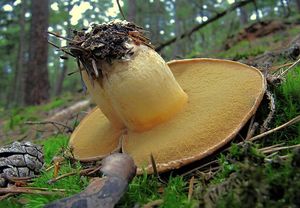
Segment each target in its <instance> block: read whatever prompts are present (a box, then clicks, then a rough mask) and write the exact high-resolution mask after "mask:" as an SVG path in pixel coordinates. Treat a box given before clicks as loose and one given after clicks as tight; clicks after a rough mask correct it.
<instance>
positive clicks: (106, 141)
mask: <svg viewBox="0 0 300 208" xmlns="http://www.w3.org/2000/svg"><path fill="white" fill-rule="evenodd" d="M74 40H76V41H74V43H72V44H70V51H71V53H72V54H76V57H77V58H78V60H79V66H80V68H81V69H80V70H81V73H82V78H83V80H84V83H85V84H86V86H87V89H88V91H89V93H90V94H91V97H92V98H93V99H94V101H95V103H96V104H97V107H96V108H95V109H94V110H92V112H90V113H89V114H88V115H87V116H86V117H85V118H84V119H83V120H82V121H81V123H80V124H79V126H78V127H77V128H76V129H75V131H74V132H73V134H72V135H71V138H70V143H69V145H70V147H71V148H72V151H73V156H74V157H75V159H77V160H79V161H91V160H98V159H100V158H103V157H104V156H106V155H108V154H110V153H112V152H115V151H117V150H118V149H120V147H121V149H122V152H125V153H127V154H129V155H130V156H131V157H132V158H133V159H134V162H135V164H136V165H137V166H138V168H139V170H141V169H144V170H146V171H147V172H149V173H151V172H152V171H153V170H152V167H151V162H150V155H151V154H152V155H153V157H154V158H155V161H156V165H157V170H158V171H159V172H163V171H168V170H171V169H176V168H179V167H181V166H183V165H186V164H188V163H191V162H193V161H196V160H199V159H201V158H203V157H205V156H207V155H209V154H211V153H213V152H214V151H215V150H217V149H218V148H220V147H222V146H223V145H225V144H226V143H228V142H229V141H230V140H231V139H232V138H234V136H235V135H236V134H237V133H238V132H239V130H240V129H241V128H242V127H243V126H244V125H245V124H246V122H247V121H248V120H249V118H250V117H251V116H252V115H253V114H254V112H255V111H256V109H257V107H258V106H259V104H260V102H261V100H262V97H263V95H264V92H265V88H266V81H265V78H264V76H263V75H262V73H261V72H260V71H259V70H257V69H256V68H253V67H250V66H247V65H244V64H241V63H238V62H233V61H228V60H217V59H207V58H197V59H186V60H175V61H171V62H168V63H165V61H164V60H163V59H162V58H161V56H160V55H159V54H158V53H156V52H155V51H154V50H153V48H152V47H151V45H150V42H149V41H148V40H147V39H146V38H145V37H144V36H143V30H142V29H141V28H140V27H138V26H136V25H134V24H133V23H129V22H126V21H112V22H109V23H106V24H101V25H94V26H93V27H92V29H91V30H90V31H88V32H85V33H77V34H76V35H75V38H74ZM78 40H81V42H80V41H78ZM104 40H105V41H107V42H105V41H104ZM78 54H79V55H78Z"/></svg>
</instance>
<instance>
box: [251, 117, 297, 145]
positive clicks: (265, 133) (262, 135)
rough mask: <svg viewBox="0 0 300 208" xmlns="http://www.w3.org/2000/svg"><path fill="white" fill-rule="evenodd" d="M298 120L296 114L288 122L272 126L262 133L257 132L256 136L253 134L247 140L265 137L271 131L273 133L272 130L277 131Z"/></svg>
mask: <svg viewBox="0 0 300 208" xmlns="http://www.w3.org/2000/svg"><path fill="white" fill-rule="evenodd" d="M299 121H300V115H298V116H296V117H295V118H293V119H291V120H290V121H288V122H286V123H284V124H282V125H280V126H278V127H276V128H274V129H271V130H269V131H266V132H264V133H262V134H259V135H257V136H254V137H252V138H250V139H249V141H255V140H257V139H260V138H262V137H265V136H267V135H269V134H271V133H274V132H276V131H278V130H280V129H283V128H286V127H288V126H291V125H293V124H295V123H297V122H299Z"/></svg>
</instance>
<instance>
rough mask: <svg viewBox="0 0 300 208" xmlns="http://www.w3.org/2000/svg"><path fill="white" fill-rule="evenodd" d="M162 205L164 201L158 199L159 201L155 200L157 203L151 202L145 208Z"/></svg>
mask: <svg viewBox="0 0 300 208" xmlns="http://www.w3.org/2000/svg"><path fill="white" fill-rule="evenodd" d="M162 203H164V200H162V199H157V200H155V201H151V202H149V203H147V204H145V205H144V206H143V208H152V207H156V206H159V205H161V204H162Z"/></svg>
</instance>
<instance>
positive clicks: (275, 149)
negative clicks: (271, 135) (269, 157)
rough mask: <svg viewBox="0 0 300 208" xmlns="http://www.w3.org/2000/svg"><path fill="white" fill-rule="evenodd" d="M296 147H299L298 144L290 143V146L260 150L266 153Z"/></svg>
mask: <svg viewBox="0 0 300 208" xmlns="http://www.w3.org/2000/svg"><path fill="white" fill-rule="evenodd" d="M297 147H300V144H296V145H292V146H286V147H275V148H272V149H267V150H265V151H262V152H263V153H265V154H266V153H272V152H277V151H280V150H286V149H293V148H297Z"/></svg>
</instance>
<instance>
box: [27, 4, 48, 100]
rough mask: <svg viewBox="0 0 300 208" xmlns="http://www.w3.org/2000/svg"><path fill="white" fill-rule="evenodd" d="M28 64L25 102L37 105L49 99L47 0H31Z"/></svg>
mask: <svg viewBox="0 0 300 208" xmlns="http://www.w3.org/2000/svg"><path fill="white" fill-rule="evenodd" d="M31 15H32V18H31V28H30V45H29V64H28V67H27V70H26V80H25V104H27V105H38V104H41V103H43V102H46V101H48V100H49V88H50V84H49V75H48V65H47V60H48V43H47V30H48V25H49V22H48V17H49V0H32V1H31Z"/></svg>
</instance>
